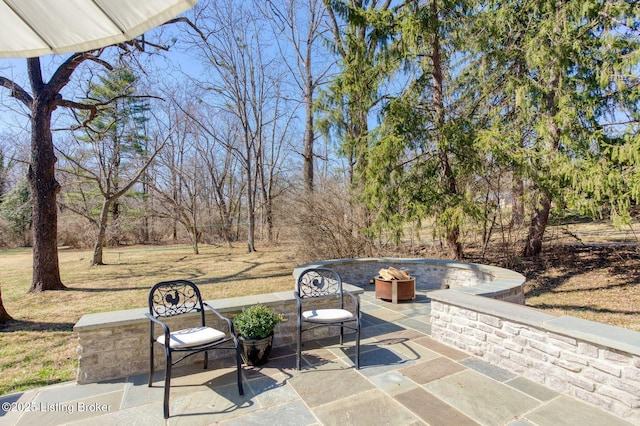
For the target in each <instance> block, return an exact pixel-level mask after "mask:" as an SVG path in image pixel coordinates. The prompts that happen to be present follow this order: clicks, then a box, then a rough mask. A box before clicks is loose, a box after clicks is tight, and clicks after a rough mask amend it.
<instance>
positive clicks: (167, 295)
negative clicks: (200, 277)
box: [149, 280, 204, 321]
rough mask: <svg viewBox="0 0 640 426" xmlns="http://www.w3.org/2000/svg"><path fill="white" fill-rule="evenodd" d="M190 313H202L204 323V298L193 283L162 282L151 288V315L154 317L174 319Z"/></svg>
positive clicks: (178, 281)
mask: <svg viewBox="0 0 640 426" xmlns="http://www.w3.org/2000/svg"><path fill="white" fill-rule="evenodd" d="M189 312H200V314H201V316H202V320H203V321H204V309H203V308H202V296H201V295H200V290H199V289H198V287H197V286H196V285H195V284H194V283H192V282H191V281H187V280H173V281H162V282H159V283H158V284H156V285H154V286H153V287H151V290H150V291H149V313H150V314H151V315H153V316H154V317H156V318H158V317H173V316H176V315H182V314H187V313H189Z"/></svg>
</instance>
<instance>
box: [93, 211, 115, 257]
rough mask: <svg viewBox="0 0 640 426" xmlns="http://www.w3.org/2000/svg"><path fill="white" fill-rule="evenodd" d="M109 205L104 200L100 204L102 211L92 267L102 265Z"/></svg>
mask: <svg viewBox="0 0 640 426" xmlns="http://www.w3.org/2000/svg"><path fill="white" fill-rule="evenodd" d="M110 207H111V203H110V202H109V200H104V203H103V204H102V211H101V212H100V221H99V222H98V236H97V237H96V244H95V246H94V248H93V259H92V260H91V264H92V265H104V261H103V260H102V252H103V248H104V241H105V237H106V235H107V220H108V218H109V208H110Z"/></svg>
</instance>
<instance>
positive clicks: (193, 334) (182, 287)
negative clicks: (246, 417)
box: [146, 280, 244, 419]
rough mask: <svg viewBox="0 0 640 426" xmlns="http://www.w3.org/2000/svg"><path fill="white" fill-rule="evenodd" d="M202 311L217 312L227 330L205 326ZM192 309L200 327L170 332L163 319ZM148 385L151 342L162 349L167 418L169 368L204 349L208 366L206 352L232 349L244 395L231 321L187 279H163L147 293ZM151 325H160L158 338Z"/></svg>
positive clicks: (165, 416) (205, 364)
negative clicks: (197, 315)
mask: <svg viewBox="0 0 640 426" xmlns="http://www.w3.org/2000/svg"><path fill="white" fill-rule="evenodd" d="M205 310H209V311H211V312H213V313H214V314H215V315H217V316H218V317H219V318H220V319H221V320H222V321H224V322H225V323H226V325H227V328H228V332H226V333H225V332H223V331H220V330H216V329H215V328H211V327H207V326H206V324H205ZM192 312H197V313H200V320H199V321H198V322H199V323H200V326H198V327H194V328H186V329H181V330H176V331H171V330H170V329H169V326H168V325H167V324H166V323H165V322H164V321H163V320H162V319H163V318H169V317H175V316H178V315H183V314H188V313H192ZM146 316H147V318H149V320H150V328H149V386H150V387H151V385H152V383H153V373H154V366H153V344H154V343H158V344H160V345H162V347H163V348H164V353H165V357H166V369H165V379H164V418H165V419H168V418H169V389H170V386H171V367H172V366H174V365H176V364H177V363H179V362H180V361H182V360H183V359H185V358H187V357H189V356H191V355H194V354H197V353H200V352H204V368H205V369H207V367H208V362H209V354H208V352H207V351H210V350H213V349H233V350H235V352H236V364H237V372H238V373H237V374H238V392H239V393H240V395H244V390H243V389H242V375H241V367H240V366H241V362H240V351H239V349H238V339H237V337H236V335H235V332H234V330H233V323H232V322H231V320H229V319H228V318H226V317H224V316H223V315H221V314H220V313H219V312H218V311H216V310H215V309H213V308H212V307H211V306H210V305H208V304H207V303H204V302H203V301H202V296H201V295H200V290H198V287H197V286H196V285H195V284H194V283H192V282H190V281H186V280H174V281H163V282H160V283H158V284H156V285H154V286H153V287H152V288H151V290H150V292H149V313H148V314H146ZM154 325H159V326H160V327H162V331H163V332H162V333H161V334H159V335H158V336H157V337H156V335H155V333H154V328H155V327H154ZM174 352H176V353H180V354H182V356H181V358H180V359H178V360H176V361H173V353H174Z"/></svg>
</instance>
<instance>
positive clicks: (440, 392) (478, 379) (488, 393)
mask: <svg viewBox="0 0 640 426" xmlns="http://www.w3.org/2000/svg"><path fill="white" fill-rule="evenodd" d="M425 388H426V389H427V390H428V391H429V392H431V393H433V394H434V395H436V396H437V397H438V398H440V399H442V400H445V401H447V402H448V403H449V404H451V405H453V406H454V407H455V408H456V409H458V410H460V411H461V412H463V413H465V414H466V415H468V416H469V417H471V418H472V419H474V420H475V421H477V422H478V423H481V424H483V425H503V424H505V423H507V422H508V421H510V420H513V419H516V418H517V417H521V416H522V415H523V414H525V413H527V412H529V411H531V410H532V409H534V408H535V407H537V406H538V405H539V401H538V400H536V399H534V398H532V397H530V396H527V395H525V394H522V393H519V392H515V391H514V390H513V389H512V388H510V387H509V386H506V385H504V384H502V383H499V382H497V381H495V380H493V379H491V378H489V377H487V376H485V375H482V374H480V373H477V372H475V371H471V370H464V371H461V372H460V373H458V374H455V375H451V376H449V377H445V378H443V379H441V380H438V381H435V382H431V383H428V384H426V385H425Z"/></svg>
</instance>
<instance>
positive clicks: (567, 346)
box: [428, 290, 640, 424]
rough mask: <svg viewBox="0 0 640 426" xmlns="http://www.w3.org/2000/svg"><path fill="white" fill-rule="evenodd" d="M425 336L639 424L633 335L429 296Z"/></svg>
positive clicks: (638, 356) (466, 299)
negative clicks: (428, 329)
mask: <svg viewBox="0 0 640 426" xmlns="http://www.w3.org/2000/svg"><path fill="white" fill-rule="evenodd" d="M428 296H429V297H430V298H431V318H432V319H431V321H432V323H431V336H432V337H433V338H434V339H437V340H439V341H441V342H443V343H445V344H448V345H450V346H454V347H457V348H460V349H461V350H463V351H465V352H468V353H470V354H472V355H474V356H477V357H479V358H482V359H484V360H486V361H487V362H490V363H492V364H495V365H498V366H500V367H502V368H505V369H507V370H510V371H512V372H514V373H517V374H521V375H523V376H525V377H527V378H529V379H531V380H533V381H535V382H538V383H540V384H543V385H545V386H547V387H549V388H551V389H554V390H557V391H559V392H561V393H564V394H568V395H571V396H574V397H576V398H579V399H582V400H584V401H585V402H587V403H589V404H592V405H595V406H598V407H601V408H603V409H605V410H607V411H610V412H612V413H614V414H616V415H618V416H620V417H622V418H624V419H626V420H628V421H631V422H633V423H634V424H640V333H638V332H635V331H631V330H627V329H623V328H620V327H614V326H610V325H605V324H600V323H596V322H593V321H587V320H582V319H578V318H574V317H570V316H554V315H550V314H547V313H544V312H542V311H539V310H535V309H532V308H528V307H524V306H519V305H515V304H511V303H504V302H501V301H496V300H491V299H488V298H484V297H476V296H472V295H468V294H464V293H462V292H459V291H442V290H438V291H434V292H430V293H428Z"/></svg>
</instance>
